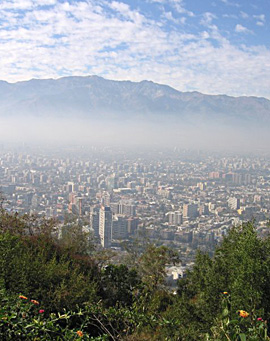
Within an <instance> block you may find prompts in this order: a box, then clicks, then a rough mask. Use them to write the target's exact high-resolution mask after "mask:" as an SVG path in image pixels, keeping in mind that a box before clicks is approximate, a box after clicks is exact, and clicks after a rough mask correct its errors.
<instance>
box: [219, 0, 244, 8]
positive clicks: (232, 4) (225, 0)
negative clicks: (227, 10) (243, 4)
mask: <svg viewBox="0 0 270 341" xmlns="http://www.w3.org/2000/svg"><path fill="white" fill-rule="evenodd" d="M221 2H223V3H224V4H226V5H227V6H232V7H240V4H239V3H237V2H231V1H229V0H221Z"/></svg>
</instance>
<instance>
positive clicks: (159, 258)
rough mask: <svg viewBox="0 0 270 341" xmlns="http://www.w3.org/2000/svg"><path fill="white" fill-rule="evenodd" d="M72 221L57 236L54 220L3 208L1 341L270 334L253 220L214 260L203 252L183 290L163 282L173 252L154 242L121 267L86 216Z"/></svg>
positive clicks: (262, 256)
mask: <svg viewBox="0 0 270 341" xmlns="http://www.w3.org/2000/svg"><path fill="white" fill-rule="evenodd" d="M68 224H71V225H69V226H68V227H69V228H68V229H67V230H66V233H65V235H64V237H63V239H62V240H61V241H59V240H58V239H57V238H55V228H56V225H55V222H54V221H53V220H46V219H39V218H37V217H36V216H27V215H23V216H20V215H18V214H17V213H8V212H6V211H4V210H3V209H1V213H0V289H1V290H2V291H1V293H0V298H1V307H0V339H1V340H12V339H18V340H76V339H87V340H130V341H132V340H134V341H135V340H140V341H143V340H184V341H185V340H187V341H192V340H194V341H195V340H204V339H205V340H209V341H210V340H211V341H214V340H220V341H222V340H227V341H228V340H269V338H268V336H267V324H266V322H265V320H267V319H269V317H270V240H269V239H263V240H262V239H260V238H258V236H257V233H256V229H255V226H254V224H253V223H248V224H244V225H243V226H239V227H236V228H233V229H232V230H231V231H230V232H229V234H228V235H227V236H226V237H225V238H224V240H223V242H222V243H221V244H220V246H218V247H217V249H216V251H215V253H214V255H213V257H210V256H209V255H208V254H204V253H202V252H198V253H197V257H196V260H195V264H194V267H193V269H192V270H191V271H189V273H188V275H187V277H186V278H185V279H181V280H180V281H179V284H178V292H177V294H176V295H175V294H173V293H172V292H171V291H170V290H169V288H168V287H167V285H166V281H165V279H166V270H165V267H166V265H169V264H176V263H178V262H179V257H178V254H177V253H175V252H173V251H172V250H171V249H169V248H167V247H164V246H154V245H152V244H150V243H149V242H147V243H146V244H145V245H144V246H143V248H144V252H143V253H141V251H139V249H138V248H136V247H135V248H134V249H132V255H131V257H130V262H129V263H127V264H126V265H124V264H120V265H114V264H110V259H111V257H112V255H113V254H112V253H111V252H105V251H104V252H99V251H96V250H95V248H94V246H93V244H92V242H91V240H90V239H88V238H87V237H88V236H87V235H85V234H84V233H83V232H82V229H81V223H80V222H79V221H69V222H68ZM137 251H138V252H137ZM131 264H132V265H131ZM135 267H136V270H135ZM224 291H227V292H229V295H228V296H227V295H225V296H224V295H222V294H221V293H222V292H224ZM20 293H23V295H26V296H27V297H30V298H34V300H37V301H39V302H40V303H39V304H36V303H35V301H33V302H31V300H30V299H24V298H20V299H18V296H19V295H20ZM40 310H44V312H42V313H40ZM237 311H247V312H248V313H249V315H248V316H246V317H242V316H239V314H237ZM241 314H242V313H241ZM241 314H240V315H241ZM242 315H243V314H242ZM257 316H259V317H260V319H259V320H257ZM78 331H79V332H80V331H81V332H82V333H83V336H82V334H80V333H79V334H80V335H81V336H80V335H79V334H78V333H77V332H78Z"/></svg>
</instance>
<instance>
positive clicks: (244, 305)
mask: <svg viewBox="0 0 270 341" xmlns="http://www.w3.org/2000/svg"><path fill="white" fill-rule="evenodd" d="M269 246H270V243H269V239H265V240H261V239H259V238H258V236H257V233H256V230H255V227H254V224H253V223H247V224H243V226H239V227H235V228H233V229H232V230H231V231H230V232H229V234H228V236H227V237H225V238H224V240H223V242H222V243H221V245H220V246H219V247H218V248H217V249H216V251H215V253H214V256H213V258H210V257H209V256H208V255H205V254H202V253H198V255H197V258H196V262H195V265H194V268H193V270H192V271H191V272H190V273H189V274H188V276H187V279H186V281H184V283H180V287H179V294H180V295H181V296H182V297H186V298H190V300H193V303H194V304H195V305H196V307H197V308H198V309H200V310H202V318H203V319H204V321H205V322H206V325H207V326H209V325H211V323H212V321H213V317H214V316H215V315H216V312H217V311H219V310H220V309H221V304H220V299H219V297H220V293H221V292H223V291H229V292H230V294H231V305H232V309H233V310H235V311H236V310H238V309H239V308H241V309H245V310H247V311H252V310H255V309H256V310H258V309H259V312H260V313H263V312H264V315H265V316H266V317H267V318H268V316H269V313H270V306H269V304H270V263H269V261H270V252H269Z"/></svg>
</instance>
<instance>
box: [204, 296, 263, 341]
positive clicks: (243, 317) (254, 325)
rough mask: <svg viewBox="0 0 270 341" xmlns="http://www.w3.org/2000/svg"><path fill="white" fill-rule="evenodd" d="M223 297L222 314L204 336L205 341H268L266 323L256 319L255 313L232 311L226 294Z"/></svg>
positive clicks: (259, 318)
mask: <svg viewBox="0 0 270 341" xmlns="http://www.w3.org/2000/svg"><path fill="white" fill-rule="evenodd" d="M223 296H224V297H223V298H222V299H221V302H222V308H223V310H222V313H221V314H220V316H218V317H217V318H216V319H215V323H214V325H213V327H212V328H211V333H210V334H206V337H205V339H206V340H208V341H217V340H218V341H223V340H224V341H229V340H232V341H233V340H239V341H245V340H250V341H252V340H253V341H257V340H261V341H263V340H265V341H267V340H268V341H269V340H270V338H269V337H268V336H267V321H264V320H263V319H262V318H261V317H257V316H256V312H255V311H253V312H251V313H248V312H246V311H244V310H239V311H238V312H235V311H233V310H232V308H231V304H230V295H229V294H228V293H227V292H226V293H225V294H223Z"/></svg>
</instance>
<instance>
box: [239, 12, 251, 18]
mask: <svg viewBox="0 0 270 341" xmlns="http://www.w3.org/2000/svg"><path fill="white" fill-rule="evenodd" d="M240 16H241V17H242V18H243V19H248V18H249V15H248V14H247V13H246V12H243V11H240Z"/></svg>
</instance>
